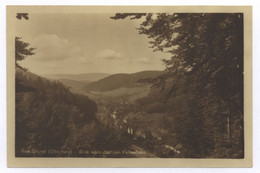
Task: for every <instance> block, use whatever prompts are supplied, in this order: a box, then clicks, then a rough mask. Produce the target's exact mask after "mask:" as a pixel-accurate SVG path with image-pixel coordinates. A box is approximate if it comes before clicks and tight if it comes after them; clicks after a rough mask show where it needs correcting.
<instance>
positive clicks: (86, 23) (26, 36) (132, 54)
mask: <svg viewBox="0 0 260 173" xmlns="http://www.w3.org/2000/svg"><path fill="white" fill-rule="evenodd" d="M113 15H114V14H112V13H111V14H33V13H30V14H29V20H16V25H15V26H16V27H15V28H17V29H16V33H17V35H16V36H19V37H22V40H23V41H24V42H29V43H30V44H31V47H35V48H36V50H35V51H34V52H35V53H36V54H35V55H33V56H28V57H27V58H26V59H25V60H23V61H21V62H19V63H20V64H21V66H23V67H26V68H28V69H29V70H30V71H31V72H33V73H36V74H39V75H45V74H82V73H108V74H116V73H135V72H139V71H147V70H159V71H162V70H164V69H165V66H164V65H163V62H162V61H161V59H164V58H169V56H170V55H169V54H166V53H162V52H153V50H152V49H151V48H149V47H150V44H149V43H148V42H149V39H148V38H147V36H146V35H140V34H138V31H137V30H136V28H137V27H139V25H140V23H141V22H142V19H140V20H130V19H124V20H112V19H110V17H111V16H113ZM18 28H19V29H18Z"/></svg>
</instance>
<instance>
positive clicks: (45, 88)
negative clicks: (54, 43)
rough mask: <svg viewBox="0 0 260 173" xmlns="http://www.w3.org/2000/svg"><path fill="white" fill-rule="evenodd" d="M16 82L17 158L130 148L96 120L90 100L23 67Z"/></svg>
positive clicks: (70, 154)
mask: <svg viewBox="0 0 260 173" xmlns="http://www.w3.org/2000/svg"><path fill="white" fill-rule="evenodd" d="M15 83H16V99H15V104H16V110H15V115H16V117H15V118H16V126H15V127H16V135H15V136H16V147H15V148H16V156H27V157H31V156H81V155H82V156H85V155H90V156H91V154H86V153H80V152H79V151H80V150H84V151H85V150H88V151H102V150H118V149H120V147H122V146H123V147H125V146H127V144H125V142H127V141H125V142H124V143H122V141H123V140H121V139H120V135H121V134H117V133H116V132H115V131H113V129H111V128H108V127H104V126H103V125H102V124H101V123H100V122H98V121H97V119H96V117H95V114H96V112H97V105H96V103H95V102H94V101H92V100H90V99H89V98H88V97H86V96H82V95H79V94H73V93H71V92H70V91H69V89H68V88H67V87H65V86H64V85H63V84H61V83H60V82H57V81H49V80H47V79H44V78H42V77H39V76H36V75H35V74H32V73H30V72H27V71H24V69H20V68H17V69H16V80H15ZM108 143H109V145H107V144H108ZM54 151H56V152H54ZM95 156H96V155H95ZM111 157H113V156H111Z"/></svg>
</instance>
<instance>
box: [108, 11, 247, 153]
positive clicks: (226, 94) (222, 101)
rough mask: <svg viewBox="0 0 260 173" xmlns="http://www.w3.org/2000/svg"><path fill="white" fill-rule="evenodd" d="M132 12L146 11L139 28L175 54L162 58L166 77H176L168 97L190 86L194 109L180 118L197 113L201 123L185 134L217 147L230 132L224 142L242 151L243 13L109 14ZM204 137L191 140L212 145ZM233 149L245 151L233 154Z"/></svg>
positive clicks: (155, 44) (156, 45) (155, 43)
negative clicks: (179, 89) (221, 138)
mask: <svg viewBox="0 0 260 173" xmlns="http://www.w3.org/2000/svg"><path fill="white" fill-rule="evenodd" d="M129 16H130V17H131V19H140V18H142V17H145V19H144V21H143V22H142V23H141V25H140V27H139V28H138V31H139V33H140V34H145V35H147V36H148V38H150V39H151V41H150V44H151V48H153V50H154V51H162V52H167V53H170V54H171V55H172V57H171V58H170V59H165V60H163V61H164V63H165V66H166V71H167V72H168V73H167V74H166V77H165V79H167V78H169V77H174V78H176V79H177V81H176V82H175V84H174V85H173V86H172V89H170V90H169V92H168V94H167V97H168V98H172V97H174V96H175V94H174V93H176V90H177V89H176V88H186V91H187V93H186V94H187V95H193V96H194V97H193V98H194V99H193V100H192V101H191V102H190V105H191V110H190V113H189V114H187V115H186V116H182V117H181V118H183V117H185V119H184V120H185V121H186V124H189V126H190V127H192V126H194V127H196V125H197V124H198V122H197V123H196V121H193V119H194V118H196V119H198V120H199V122H200V123H199V124H200V126H199V127H198V126H197V127H198V128H200V129H201V130H200V131H199V132H195V131H194V130H193V129H189V128H188V127H187V128H186V129H185V130H184V131H182V135H186V137H188V136H191V135H192V136H193V134H194V135H195V136H196V137H198V136H205V137H206V138H205V139H210V138H211V139H212V140H215V143H214V144H212V143H211V144H210V145H214V146H213V148H215V149H216V146H218V143H219V142H218V141H221V140H218V139H217V140H216V138H217V136H221V134H222V136H223V135H227V139H226V140H225V142H227V143H228V144H229V147H231V150H232V149H233V151H231V154H230V155H229V157H233V156H234V157H243V49H244V47H243V44H244V42H243V14H242V13H174V14H168V13H157V14H152V13H142V14H141V13H138V14H136V13H123V14H119V13H117V14H116V15H115V16H114V17H111V18H112V19H115V20H118V19H124V18H127V17H129ZM178 80H179V81H181V82H178ZM183 81H184V82H183ZM163 82H164V81H162V83H163ZM180 83H184V84H185V85H180ZM189 119H191V120H190V121H189ZM219 129H221V130H219ZM240 129H242V130H240ZM195 133H196V134H195ZM198 133H200V134H198ZM200 139H201V138H196V139H192V140H198V141H197V142H194V143H195V144H196V145H197V147H199V146H200V145H201V147H199V148H200V149H203V148H204V149H205V150H206V149H207V148H208V149H209V150H212V149H211V148H212V146H208V147H205V146H204V143H201V142H199V140H200ZM204 141H205V140H204ZM233 141H239V142H237V143H236V144H235V143H234V142H233ZM235 150H237V151H235ZM232 152H233V154H232ZM235 152H240V153H241V154H240V155H239V156H235V154H234V153H235Z"/></svg>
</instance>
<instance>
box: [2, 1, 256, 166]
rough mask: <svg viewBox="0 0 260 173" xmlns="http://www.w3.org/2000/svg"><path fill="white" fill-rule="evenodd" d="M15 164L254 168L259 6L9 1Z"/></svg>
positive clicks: (10, 134)
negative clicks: (255, 16) (254, 58)
mask: <svg viewBox="0 0 260 173" xmlns="http://www.w3.org/2000/svg"><path fill="white" fill-rule="evenodd" d="M6 10H7V88H8V92H7V93H8V100H7V108H8V115H7V125H8V127H7V136H8V159H7V161H8V166H9V167H251V166H252V8H251V7H249V6H243V7H242V6H240V7H237V6H229V7H228V6H190V7H189V6H185V7H184V6H158V7H155V6H153V7H149V6H147V7H143V6H142V7H141V6H7V7H6Z"/></svg>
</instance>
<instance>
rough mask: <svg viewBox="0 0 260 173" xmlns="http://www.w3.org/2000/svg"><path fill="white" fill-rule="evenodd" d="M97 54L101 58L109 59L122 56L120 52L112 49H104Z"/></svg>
mask: <svg viewBox="0 0 260 173" xmlns="http://www.w3.org/2000/svg"><path fill="white" fill-rule="evenodd" d="M97 56H98V57H99V58H102V59H109V60H116V59H122V58H123V56H122V54H121V53H119V52H116V51H114V50H112V49H104V50H102V51H100V52H98V53H97Z"/></svg>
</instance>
